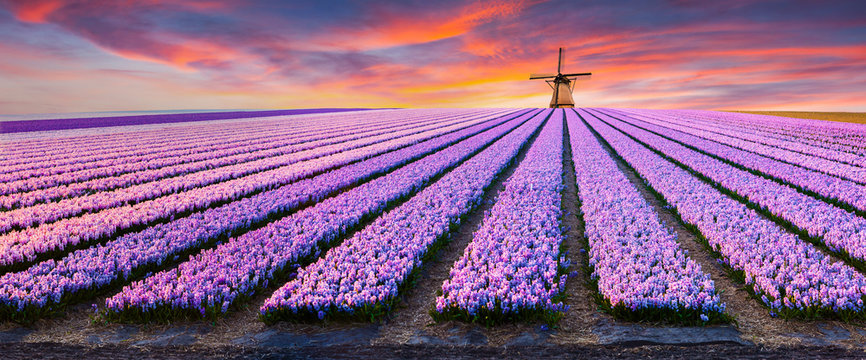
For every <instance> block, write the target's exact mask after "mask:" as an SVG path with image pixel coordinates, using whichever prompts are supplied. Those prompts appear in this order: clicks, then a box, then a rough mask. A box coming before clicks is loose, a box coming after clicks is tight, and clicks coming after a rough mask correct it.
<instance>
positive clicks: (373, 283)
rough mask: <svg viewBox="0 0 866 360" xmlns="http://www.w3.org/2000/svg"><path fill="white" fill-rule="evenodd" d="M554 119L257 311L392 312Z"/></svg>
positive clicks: (447, 181) (457, 172) (334, 255)
mask: <svg viewBox="0 0 866 360" xmlns="http://www.w3.org/2000/svg"><path fill="white" fill-rule="evenodd" d="M549 114H550V111H549V110H546V111H544V112H543V113H541V114H539V115H536V116H535V117H534V118H533V119H532V120H530V121H529V122H528V123H527V124H525V125H523V126H522V127H521V128H518V129H517V130H515V131H514V132H512V133H510V134H508V135H506V136H505V137H503V138H502V139H501V140H499V141H498V142H496V143H495V144H494V145H492V146H491V147H489V148H487V149H485V150H484V151H482V152H481V153H479V154H478V155H476V156H474V157H472V158H471V159H469V160H467V161H466V162H465V163H463V164H462V165H460V166H459V167H457V168H456V169H454V170H453V171H451V172H449V173H448V174H446V175H445V176H443V177H442V178H441V179H439V180H438V181H436V182H435V183H433V184H431V185H430V186H428V187H427V188H425V189H424V190H423V191H421V192H420V193H418V194H417V195H416V196H414V197H412V198H411V199H410V200H408V201H407V202H405V203H404V204H402V205H400V206H398V207H396V208H395V209H393V210H391V211H389V212H387V213H385V214H383V215H382V216H380V217H378V218H377V219H376V220H375V221H374V222H373V223H372V224H370V225H368V226H367V227H365V228H364V229H362V230H361V231H359V232H357V233H356V234H355V235H354V236H352V237H351V238H349V239H346V240H345V241H344V242H343V244H342V245H340V246H338V247H336V248H334V249H331V250H330V251H329V252H328V253H327V254H326V255H325V257H323V258H322V259H320V260H319V261H317V262H315V263H313V264H311V265H309V266H307V267H304V268H302V269H300V270H299V271H298V276H297V278H296V279H294V280H292V281H289V282H288V283H287V284H286V285H284V286H283V287H281V288H280V289H278V290H277V291H276V292H274V294H273V296H271V297H270V298H268V300H266V301H265V304H264V305H262V307H261V309H260V311H261V313H262V315H263V317H264V318H265V319H268V320H273V319H275V318H281V317H294V316H301V317H305V316H306V314H310V313H315V312H319V311H323V312H325V313H326V315H334V316H346V315H348V316H351V315H353V314H356V315H358V316H363V317H366V318H371V317H376V316H378V315H382V314H383V313H386V312H387V311H389V308H390V305H389V304H390V303H391V302H392V301H394V299H395V297H396V296H397V294H398V292H399V290H400V286H402V285H403V284H404V282H405V281H406V280H407V279H408V278H409V276H410V275H411V274H412V272H413V271H414V270H415V269H417V268H418V267H419V266H420V265H421V263H422V261H423V259H424V256H425V255H426V254H427V253H428V251H429V249H430V247H431V246H433V245H434V244H435V243H436V242H437V241H438V240H439V239H441V238H442V237H443V236H445V235H446V234H448V232H449V231H450V230H451V228H452V226H456V225H457V224H459V223H460V218H461V217H462V216H464V215H466V214H467V213H468V212H469V211H470V210H471V209H472V208H473V207H475V206H476V205H477V204H478V202H479V201H481V198H482V195H483V194H484V189H485V188H486V187H487V186H489V184H490V183H491V182H492V181H493V178H494V177H495V176H496V175H497V174H498V173H499V172H501V171H502V170H503V169H504V168H505V167H506V166H507V165H508V163H509V161H511V159H513V158H514V156H515V155H516V154H517V152H518V151H519V149H520V148H521V146H522V145H523V144H524V143H525V142H526V140H527V139H528V138H529V137H530V135H531V134H532V133H534V132H535V131H536V129H537V128H538V126H539V125H540V124H541V120H542V119H544V118H545V117H547V116H548V115H549Z"/></svg>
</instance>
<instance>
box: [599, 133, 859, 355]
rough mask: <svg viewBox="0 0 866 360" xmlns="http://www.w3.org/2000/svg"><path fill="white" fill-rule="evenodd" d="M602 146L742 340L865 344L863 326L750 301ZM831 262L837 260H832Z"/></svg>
mask: <svg viewBox="0 0 866 360" xmlns="http://www.w3.org/2000/svg"><path fill="white" fill-rule="evenodd" d="M587 125H588V124H587ZM596 136H598V134H596ZM602 146H603V147H604V148H605V150H607V151H608V153H609V154H612V155H613V157H614V159H615V160H616V162H617V166H618V167H619V169H620V171H622V172H623V173H624V174H625V175H626V177H627V178H628V179H629V181H630V182H631V183H632V185H634V186H635V187H636V188H637V189H638V190H639V191H640V193H641V195H642V196H643V197H644V199H645V200H646V201H647V203H649V204H650V205H652V206H653V208H654V210H655V212H656V213H657V214H658V215H659V218H660V219H661V220H662V221H663V222H664V224H665V225H666V226H667V227H668V228H670V229H672V230H674V231H675V232H676V233H677V239H678V241H679V243H680V246H681V247H682V248H683V249H684V250H686V251H687V252H688V255H689V257H690V258H691V259H693V260H695V261H696V262H698V263H699V264H700V265H701V269H703V271H704V272H706V273H708V274H710V277H711V278H712V279H713V281H714V282H715V285H716V290H717V291H718V292H719V294H720V297H721V299H722V301H723V302H724V303H725V304H726V307H727V312H728V313H729V314H731V315H733V316H734V317H735V319H736V322H737V323H736V324H734V325H735V326H736V328H737V330H738V331H739V332H740V333H741V335H740V337H741V338H742V339H743V340H745V341H748V342H750V343H755V344H762V345H767V346H774V347H775V346H793V345H821V344H826V343H827V340H828V339H829V340H834V341H835V342H836V343H838V344H840V345H843V346H848V347H852V348H859V347H862V346H863V345H864V344H866V332H864V331H863V324H860V323H844V322H840V321H803V320H783V319H780V318H776V317H772V316H770V313H769V310H767V308H765V307H763V306H762V305H761V304H760V303H759V302H758V301H757V300H755V299H753V298H752V297H751V295H750V294H749V293H748V292H747V291H746V290H745V288H744V286H743V284H740V283H736V282H734V281H733V280H731V279H730V278H729V277H728V276H727V271H726V270H725V268H724V267H722V265H720V264H719V263H718V262H717V261H716V259H715V258H714V257H713V256H712V255H711V254H710V253H709V252H708V251H707V249H706V248H705V247H704V245H702V244H701V243H700V242H699V239H698V237H697V235H696V234H695V233H694V232H692V231H691V230H689V229H688V228H686V227H685V225H684V224H683V222H682V221H681V220H680V219H679V218H678V217H677V216H676V213H675V210H674V209H672V208H669V207H666V206H665V205H666V204H665V202H664V201H663V199H660V198H659V197H657V196H656V195H655V194H653V192H652V191H651V190H650V189H649V187H648V185H647V184H646V183H644V182H643V180H641V178H640V177H639V175H638V174H637V173H636V172H635V171H634V170H633V169H632V168H631V167H630V166H629V165H628V164H627V163H626V162H625V161H623V160H622V159H621V158H619V157H618V156H616V152H615V150H614V149H612V148H611V147H610V146H608V145H607V144H606V143H603V142H602ZM831 259H833V260H834V261H840V260H838V259H835V258H833V257H831ZM846 337H847V339H845V338H846ZM834 338H835V339H834Z"/></svg>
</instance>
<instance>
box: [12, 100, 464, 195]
mask: <svg viewBox="0 0 866 360" xmlns="http://www.w3.org/2000/svg"><path fill="white" fill-rule="evenodd" d="M445 120H451V121H445V123H448V122H453V118H447V117H446V118H445ZM386 121H387V122H386V123H377V122H373V123H371V124H368V123H365V124H362V125H358V124H349V125H348V126H345V127H344V128H329V129H324V130H322V129H320V130H318V131H315V132H313V133H302V134H297V132H290V133H289V134H288V135H286V136H274V134H273V133H272V134H271V136H268V137H266V138H265V139H264V140H258V141H256V142H255V143H254V144H252V145H249V146H241V145H243V144H238V143H237V142H235V141H231V142H230V143H229V144H225V143H220V144H217V145H214V146H206V147H194V148H192V149H189V148H187V149H182V150H180V151H161V152H157V153H155V154H149V155H146V156H138V157H134V156H124V157H116V158H111V159H106V160H99V161H92V162H83V161H77V162H75V163H73V164H70V165H55V164H54V162H53V161H41V162H40V163H41V164H46V165H47V166H46V167H43V168H37V169H31V170H30V171H22V172H15V173H6V174H2V175H0V178H2V177H7V178H10V179H8V181H6V182H5V183H3V184H2V185H0V194H5V195H3V196H0V206H2V207H3V208H7V209H11V208H16V207H24V206H32V205H34V204H37V203H41V202H47V201H56V200H59V199H66V198H70V197H76V196H80V195H83V194H87V193H92V192H93V191H109V190H113V189H117V188H125V187H129V186H132V185H137V184H141V183H146V182H153V181H157V180H159V179H162V178H167V177H174V176H181V175H186V174H191V173H194V172H199V171H209V170H211V169H215V168H219V167H223V166H229V165H235V164H241V163H246V162H250V161H255V160H259V159H265V158H269V157H275V156H280V155H287V154H290V153H294V152H299V151H304V150H309V149H313V148H316V147H320V146H325V145H330V144H335V143H340V142H344V141H350V140H356V139H362V138H364V137H367V136H371V135H378V134H381V133H383V132H385V131H394V130H401V129H412V128H415V129H417V130H424V127H425V126H428V125H433V124H436V123H438V122H436V121H434V122H431V121H430V120H429V119H422V120H416V121H409V122H406V123H404V122H400V123H395V122H394V121H393V119H388V120H386ZM419 123H420V124H419ZM274 132H276V131H274ZM250 137H251V136H250V134H244V133H242V134H233V135H232V136H230V137H227V138H224V139H223V141H225V140H234V139H237V138H240V139H248V138H250ZM34 174H36V175H34ZM235 174H236V175H243V173H235ZM13 176H15V177H18V178H21V179H15V178H13ZM48 206H56V205H48Z"/></svg>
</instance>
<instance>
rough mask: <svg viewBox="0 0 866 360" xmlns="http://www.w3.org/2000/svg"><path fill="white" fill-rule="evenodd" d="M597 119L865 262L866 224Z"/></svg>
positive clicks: (665, 142)
mask: <svg viewBox="0 0 866 360" xmlns="http://www.w3.org/2000/svg"><path fill="white" fill-rule="evenodd" d="M596 114H598V116H599V117H600V118H601V119H602V120H604V121H606V122H608V123H609V124H612V125H614V126H616V127H617V128H618V129H620V130H621V131H623V132H625V133H627V134H629V135H631V136H634V137H636V138H637V139H639V140H640V141H642V142H644V143H646V144H647V145H649V146H650V147H652V148H654V149H656V150H659V151H661V152H662V153H664V154H665V155H667V156H669V157H671V158H673V159H674V160H677V161H679V162H681V163H683V164H685V165H686V166H688V167H690V168H691V169H693V170H695V171H697V172H698V173H700V174H702V175H704V176H706V177H707V178H709V179H710V180H712V181H714V182H716V183H717V184H719V185H720V186H722V187H724V188H726V189H728V190H730V191H732V192H734V193H736V194H738V195H740V196H742V197H744V198H746V199H747V200H748V201H750V202H751V203H753V204H755V205H757V206H759V207H762V208H764V209H766V210H767V211H768V212H770V213H771V214H772V215H773V216H776V217H778V218H780V219H782V220H784V221H786V222H788V223H790V224H792V225H793V226H794V227H796V228H798V229H800V230H801V231H802V232H804V233H806V234H807V235H808V236H810V237H814V238H816V239H818V240H819V241H822V242H823V243H824V244H826V245H827V246H828V247H829V248H830V249H831V250H833V251H836V252H840V253H843V254H845V255H847V256H851V257H852V258H854V259H857V260H859V261H861V262H862V261H866V219H864V218H862V217H859V216H857V215H855V214H854V213H851V212H849V211H845V210H843V209H840V208H838V207H835V206H833V205H830V204H828V203H826V202H823V201H820V200H818V199H815V198H813V197H811V196H808V195H806V194H803V193H800V192H798V191H797V190H796V189H794V188H792V187H790V186H786V185H782V184H779V183H777V182H775V181H772V180H769V179H766V178H763V177H760V176H757V175H754V174H751V173H749V172H747V171H743V170H740V169H738V168H736V167H733V166H731V165H728V164H725V163H724V162H721V161H719V160H716V159H713V158H712V157H709V156H707V155H704V154H701V153H699V152H696V151H694V150H691V149H688V148H686V147H684V146H682V145H680V144H677V143H676V142H673V141H670V140H667V139H664V138H662V137H660V136H657V135H654V134H652V133H650V132H647V131H644V130H641V129H639V128H637V127H634V126H632V125H629V124H627V123H624V122H622V121H619V120H617V119H615V118H612V117H610V116H607V115H605V114H604V113H603V112H601V113H596Z"/></svg>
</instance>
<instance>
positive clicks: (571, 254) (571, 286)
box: [551, 123, 612, 344]
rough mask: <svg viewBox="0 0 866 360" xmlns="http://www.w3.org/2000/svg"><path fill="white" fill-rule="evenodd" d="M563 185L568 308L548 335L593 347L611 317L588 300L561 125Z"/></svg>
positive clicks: (567, 143) (569, 163)
mask: <svg viewBox="0 0 866 360" xmlns="http://www.w3.org/2000/svg"><path fill="white" fill-rule="evenodd" d="M563 130H564V132H565V134H564V137H563V143H564V145H563V147H564V149H563V150H564V151H565V153H564V154H563V159H562V160H563V176H562V178H563V180H562V181H563V184H564V185H565V188H564V190H563V192H562V209H563V214H562V227H563V229H564V230H565V239H564V241H565V245H566V246H567V249H568V258H569V260H571V269H570V271H571V273H570V274H569V277H568V281H567V282H566V294H567V296H568V297H567V300H566V304H568V306H569V309H568V311H566V312H565V314H564V315H563V317H562V319H560V321H559V330H558V331H557V333H556V334H555V335H553V336H552V339H551V340H553V342H555V343H558V344H595V343H597V342H598V336H597V335H595V334H593V328H594V327H596V326H597V325H598V323H599V321H601V320H602V319H605V320H611V319H612V318H611V317H610V316H609V315H607V314H604V313H602V312H601V311H599V310H598V305H597V304H596V303H595V302H594V301H593V300H592V292H593V290H592V289H590V288H589V286H588V285H587V283H586V279H588V278H589V269H588V267H587V266H588V265H587V264H588V261H589V259H588V257H587V254H586V252H584V251H581V250H582V249H583V248H584V246H585V244H586V239H585V238H584V236H583V230H584V223H583V220H582V218H581V217H580V216H579V214H580V200H579V198H578V195H577V179H576V177H575V170H576V169H575V168H574V160H573V159H572V154H571V141H572V139H571V137H570V136H569V134H568V124H567V123H566V125H565V126H563Z"/></svg>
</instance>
